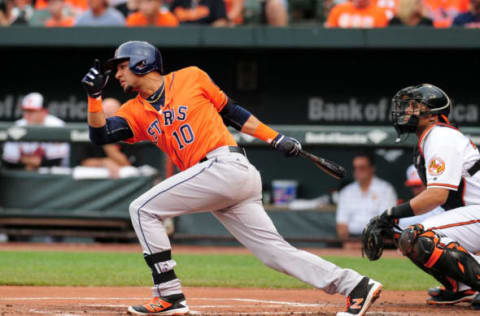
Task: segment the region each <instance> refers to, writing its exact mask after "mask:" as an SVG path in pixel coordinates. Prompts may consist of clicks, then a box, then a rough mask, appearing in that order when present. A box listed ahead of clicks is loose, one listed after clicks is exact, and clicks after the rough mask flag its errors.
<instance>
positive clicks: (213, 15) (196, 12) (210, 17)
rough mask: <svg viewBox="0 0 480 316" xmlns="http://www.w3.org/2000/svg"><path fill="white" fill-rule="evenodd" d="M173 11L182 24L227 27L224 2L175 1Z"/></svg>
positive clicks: (205, 0)
mask: <svg viewBox="0 0 480 316" xmlns="http://www.w3.org/2000/svg"><path fill="white" fill-rule="evenodd" d="M171 11H172V12H173V14H175V16H176V17H177V19H178V21H179V22H180V23H181V24H210V25H212V26H226V25H227V12H226V9H225V3H224V2H223V0H174V1H173V2H172V6H171Z"/></svg>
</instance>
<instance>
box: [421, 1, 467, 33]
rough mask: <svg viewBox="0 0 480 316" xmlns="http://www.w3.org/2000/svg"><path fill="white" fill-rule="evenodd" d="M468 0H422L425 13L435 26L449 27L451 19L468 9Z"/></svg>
mask: <svg viewBox="0 0 480 316" xmlns="http://www.w3.org/2000/svg"><path fill="white" fill-rule="evenodd" d="M468 1H469V0H423V5H424V7H425V11H426V12H425V15H426V16H427V17H429V18H430V19H432V20H433V26H435V27H437V28H445V27H450V26H451V25H452V22H453V19H454V18H455V17H456V16H457V15H459V14H460V13H465V12H467V11H468V7H469V3H468Z"/></svg>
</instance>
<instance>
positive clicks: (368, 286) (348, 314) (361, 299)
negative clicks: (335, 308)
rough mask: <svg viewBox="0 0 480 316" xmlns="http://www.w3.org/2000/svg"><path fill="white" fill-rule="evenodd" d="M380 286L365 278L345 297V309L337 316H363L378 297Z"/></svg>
mask: <svg viewBox="0 0 480 316" xmlns="http://www.w3.org/2000/svg"><path fill="white" fill-rule="evenodd" d="M382 288H383V286H382V284H380V283H379V282H377V281H374V280H372V279H369V278H367V277H364V278H363V279H362V280H361V281H360V283H358V285H357V286H356V287H355V288H354V289H353V290H352V292H351V293H350V294H349V295H348V297H347V307H346V309H345V311H344V312H338V313H337V316H362V315H365V313H366V312H367V310H368V308H369V307H370V305H372V304H373V302H375V300H376V299H377V298H378V297H379V296H380V292H381V291H382Z"/></svg>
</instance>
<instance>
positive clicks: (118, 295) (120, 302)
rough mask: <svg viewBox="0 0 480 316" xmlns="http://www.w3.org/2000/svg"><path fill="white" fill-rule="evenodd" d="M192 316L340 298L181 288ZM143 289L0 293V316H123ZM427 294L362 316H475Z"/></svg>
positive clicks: (264, 311) (240, 315) (314, 311)
mask: <svg viewBox="0 0 480 316" xmlns="http://www.w3.org/2000/svg"><path fill="white" fill-rule="evenodd" d="M184 291H185V295H186V297H187V301H188V304H189V306H190V308H191V309H192V313H191V314H192V315H205V316H247V315H248V316H250V315H252V316H253V315H255V316H263V315H264V316H269V315H278V316H283V315H290V316H296V315H309V316H310V315H322V316H323V315H328V316H331V315H335V313H336V312H338V311H342V310H343V309H344V308H345V298H344V297H342V296H340V295H328V294H325V293H324V292H322V291H319V290H313V289H301V290H284V289H232V288H184ZM150 293H151V290H150V288H146V287H29V286H2V287H0V316H10V315H15V316H17V315H30V316H38V315H50V316H52V315H54V316H84V315H99V316H105V315H112V316H116V315H126V314H127V313H126V312H127V307H128V306H129V305H138V304H143V303H146V302H147V300H149V295H150ZM426 296H427V294H426V293H425V292H413V291H406V292H404V291H383V292H382V295H381V296H380V298H379V299H378V300H377V302H376V303H375V304H374V305H373V306H372V308H371V309H370V311H369V313H368V314H367V315H368V316H399V315H402V316H407V315H408V316H439V315H441V316H449V315H455V316H466V315H469V316H470V315H474V316H475V315H478V316H480V312H476V311H473V310H472V309H471V307H470V306H468V305H461V306H448V307H437V306H428V305H426V304H425V299H426Z"/></svg>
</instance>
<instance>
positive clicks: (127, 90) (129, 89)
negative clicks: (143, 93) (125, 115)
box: [123, 84, 133, 93]
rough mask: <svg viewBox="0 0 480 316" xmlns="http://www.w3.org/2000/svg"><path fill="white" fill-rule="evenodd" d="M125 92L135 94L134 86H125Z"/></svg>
mask: <svg viewBox="0 0 480 316" xmlns="http://www.w3.org/2000/svg"><path fill="white" fill-rule="evenodd" d="M123 91H125V93H132V92H133V86H131V85H129V84H127V85H126V86H125V88H124V89H123Z"/></svg>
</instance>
